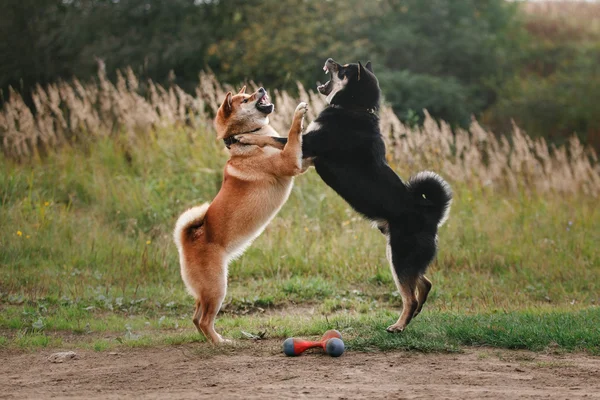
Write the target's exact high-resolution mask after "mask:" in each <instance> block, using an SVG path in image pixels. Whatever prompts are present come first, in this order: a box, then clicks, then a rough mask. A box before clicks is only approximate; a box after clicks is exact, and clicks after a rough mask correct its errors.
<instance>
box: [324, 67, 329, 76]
mask: <svg viewBox="0 0 600 400" xmlns="http://www.w3.org/2000/svg"><path fill="white" fill-rule="evenodd" d="M323 71H325V73H326V74H327V73H329V68H327V65H323Z"/></svg>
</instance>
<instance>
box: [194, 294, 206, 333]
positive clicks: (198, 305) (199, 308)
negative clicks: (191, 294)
mask: <svg viewBox="0 0 600 400" xmlns="http://www.w3.org/2000/svg"><path fill="white" fill-rule="evenodd" d="M201 316H202V304H201V303H200V300H196V309H195V310H194V316H193V317H192V322H193V323H194V326H195V327H196V329H198V332H199V333H202V334H204V332H202V329H200V317H201Z"/></svg>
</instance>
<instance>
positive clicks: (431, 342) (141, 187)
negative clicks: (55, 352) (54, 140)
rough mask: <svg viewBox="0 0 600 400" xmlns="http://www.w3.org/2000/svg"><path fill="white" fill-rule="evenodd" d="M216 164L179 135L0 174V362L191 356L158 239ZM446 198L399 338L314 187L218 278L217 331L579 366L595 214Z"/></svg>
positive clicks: (373, 248)
mask: <svg viewBox="0 0 600 400" xmlns="http://www.w3.org/2000/svg"><path fill="white" fill-rule="evenodd" d="M225 161H226V154H225V153H224V151H223V150H222V148H221V146H220V145H219V143H217V142H216V141H215V140H214V138H213V136H212V134H210V133H204V132H192V133H191V134H190V133H189V132H187V131H182V130H165V131H160V132H158V133H157V134H155V135H151V136H148V137H142V138H138V139H136V142H135V143H130V142H125V141H124V140H110V139H105V140H101V141H99V142H97V143H95V144H93V145H91V146H88V147H86V148H85V149H82V148H78V147H76V148H68V149H63V150H62V151H61V152H59V153H57V154H55V155H51V156H50V157H49V158H47V159H45V160H43V161H41V162H40V161H37V162H32V163H26V164H20V165H16V164H14V163H12V162H10V161H8V160H6V159H2V158H0V202H1V203H0V205H1V207H0V226H2V228H3V229H2V231H1V232H0V333H1V334H2V336H0V348H7V347H17V348H35V347H44V346H46V347H52V346H59V345H61V346H66V345H81V346H88V347H89V348H92V349H94V350H97V351H102V350H105V349H108V348H112V347H114V346H123V345H140V346H142V345H143V346H151V345H157V344H165V345H170V344H178V343H189V342H196V341H203V339H202V338H200V337H199V336H198V335H197V334H196V333H195V330H194V328H193V326H192V324H191V321H190V319H191V313H192V311H193V310H192V306H193V305H192V300H191V298H190V297H189V296H188V295H187V294H186V293H185V290H184V287H183V284H182V282H181V279H180V277H179V270H178V258H177V251H176V249H175V246H174V245H173V243H172V240H171V230H172V228H173V226H174V223H175V220H176V218H177V216H178V215H179V213H181V212H182V211H183V210H184V209H185V208H186V207H189V206H192V205H195V204H198V203H200V202H203V201H210V200H211V199H212V198H213V197H214V196H215V194H216V193H217V191H218V189H219V187H220V182H221V179H222V168H223V165H224V163H225ZM394 167H395V169H396V170H397V171H398V172H399V173H400V174H401V175H402V176H404V177H406V176H407V175H408V174H409V173H411V172H416V171H406V170H404V169H403V168H404V166H402V165H397V166H394ZM440 172H442V173H443V171H440ZM453 189H454V191H455V201H454V204H453V208H452V213H451V218H450V220H449V222H448V223H447V224H446V225H445V226H444V227H443V228H442V229H441V231H440V252H439V255H438V257H437V260H436V261H435V262H434V263H433V264H432V266H431V267H430V272H429V274H428V275H429V276H430V278H431V280H432V281H433V283H434V286H433V290H432V292H431V295H430V298H429V301H428V303H427V305H426V307H425V310H424V313H423V314H422V315H420V316H419V318H418V319H416V320H415V322H414V323H413V324H411V325H410V327H409V329H408V330H407V331H406V332H404V333H403V334H402V335H396V336H392V335H388V334H386V333H385V332H384V330H383V329H384V328H385V326H387V325H389V324H391V323H392V322H394V319H395V318H396V317H397V312H398V310H399V308H400V307H401V300H400V298H399V296H398V293H397V291H396V288H395V286H394V284H393V280H392V277H391V273H390V271H389V267H388V264H387V261H386V259H385V241H384V240H383V237H382V236H381V235H380V234H379V232H378V231H377V230H376V229H372V228H371V227H370V224H369V223H367V222H366V221H364V220H363V219H361V218H360V217H359V216H357V215H356V214H355V213H354V212H353V211H352V210H350V209H349V207H348V206H347V205H346V204H345V203H344V202H343V201H342V200H341V199H340V198H339V197H338V196H337V195H336V194H335V193H334V192H333V191H332V190H331V189H329V188H328V187H327V186H326V185H324V184H323V182H322V181H321V180H320V178H319V177H318V176H317V175H316V173H315V172H314V171H310V172H308V173H307V174H305V175H303V176H301V177H298V178H297V179H296V186H295V187H294V190H293V192H292V195H291V197H290V200H289V201H288V203H287V204H286V205H285V206H284V207H283V209H282V211H281V213H280V214H279V216H278V217H277V218H275V219H274V221H273V222H272V223H271V224H270V226H269V227H268V228H267V230H266V231H265V233H264V234H263V235H262V236H261V237H260V238H259V239H257V240H256V242H255V243H254V244H253V246H252V247H251V248H249V249H248V251H247V252H246V253H245V254H244V255H243V256H242V257H241V258H240V259H239V260H237V261H236V262H234V263H233V264H232V265H231V267H230V275H229V291H228V295H227V298H226V300H225V304H224V308H223V313H222V314H221V315H220V316H219V319H218V320H217V326H218V329H220V330H221V331H223V332H224V333H225V335H226V336H229V337H232V338H242V337H243V335H242V334H241V331H246V332H254V333H257V332H267V334H268V337H272V338H277V339H280V338H284V337H286V336H292V335H293V336H299V335H318V334H319V333H320V332H322V330H324V329H327V328H329V327H340V328H341V329H343V330H344V331H345V335H346V336H347V337H348V338H349V341H348V345H349V346H350V347H351V348H354V349H362V350H365V349H418V350H421V351H433V350H446V351H447V350H455V349H457V348H458V347H459V346H462V345H485V346H495V347H504V348H528V349H532V350H539V349H542V348H544V347H545V346H549V345H553V346H554V345H558V346H559V347H560V348H562V349H565V350H588V351H592V352H597V351H598V346H599V343H598V340H599V339H598V338H599V337H600V332H599V331H598V328H597V327H598V326H600V324H599V323H598V322H599V321H598V320H599V319H600V318H599V311H598V310H599V309H598V304H600V250H599V249H598V245H597V243H600V224H599V222H600V211H598V210H599V209H598V207H597V205H596V199H591V198H587V197H586V196H584V195H579V196H551V195H547V196H545V197H544V196H539V195H536V194H531V193H525V192H523V193H522V194H520V195H508V194H504V193H497V192H493V191H492V190H490V189H488V188H485V187H465V186H464V185H458V184H455V185H453ZM263 311H264V312H263ZM102 335H104V336H102ZM107 337H108V339H107Z"/></svg>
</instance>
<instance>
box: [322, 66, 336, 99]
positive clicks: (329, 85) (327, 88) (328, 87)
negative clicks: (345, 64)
mask: <svg viewBox="0 0 600 400" xmlns="http://www.w3.org/2000/svg"><path fill="white" fill-rule="evenodd" d="M323 71H325V73H326V74H328V73H329V71H331V74H332V75H333V74H336V73H337V71H338V66H337V63H336V62H335V61H333V60H332V59H331V58H329V59H328V60H327V61H325V65H323ZM332 81H333V78H332V79H330V80H328V81H327V82H325V83H324V84H322V85H319V86H317V90H318V91H319V93H321V94H323V95H325V96H327V95H328V94H329V93H331V91H332V90H333V82H332Z"/></svg>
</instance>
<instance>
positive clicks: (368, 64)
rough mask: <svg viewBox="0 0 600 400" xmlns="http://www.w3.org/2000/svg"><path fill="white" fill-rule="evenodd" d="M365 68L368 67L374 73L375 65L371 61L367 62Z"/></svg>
mask: <svg viewBox="0 0 600 400" xmlns="http://www.w3.org/2000/svg"><path fill="white" fill-rule="evenodd" d="M365 68H366V69H368V70H369V71H370V72H371V73H373V66H372V65H371V61H369V62H367V65H365Z"/></svg>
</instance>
